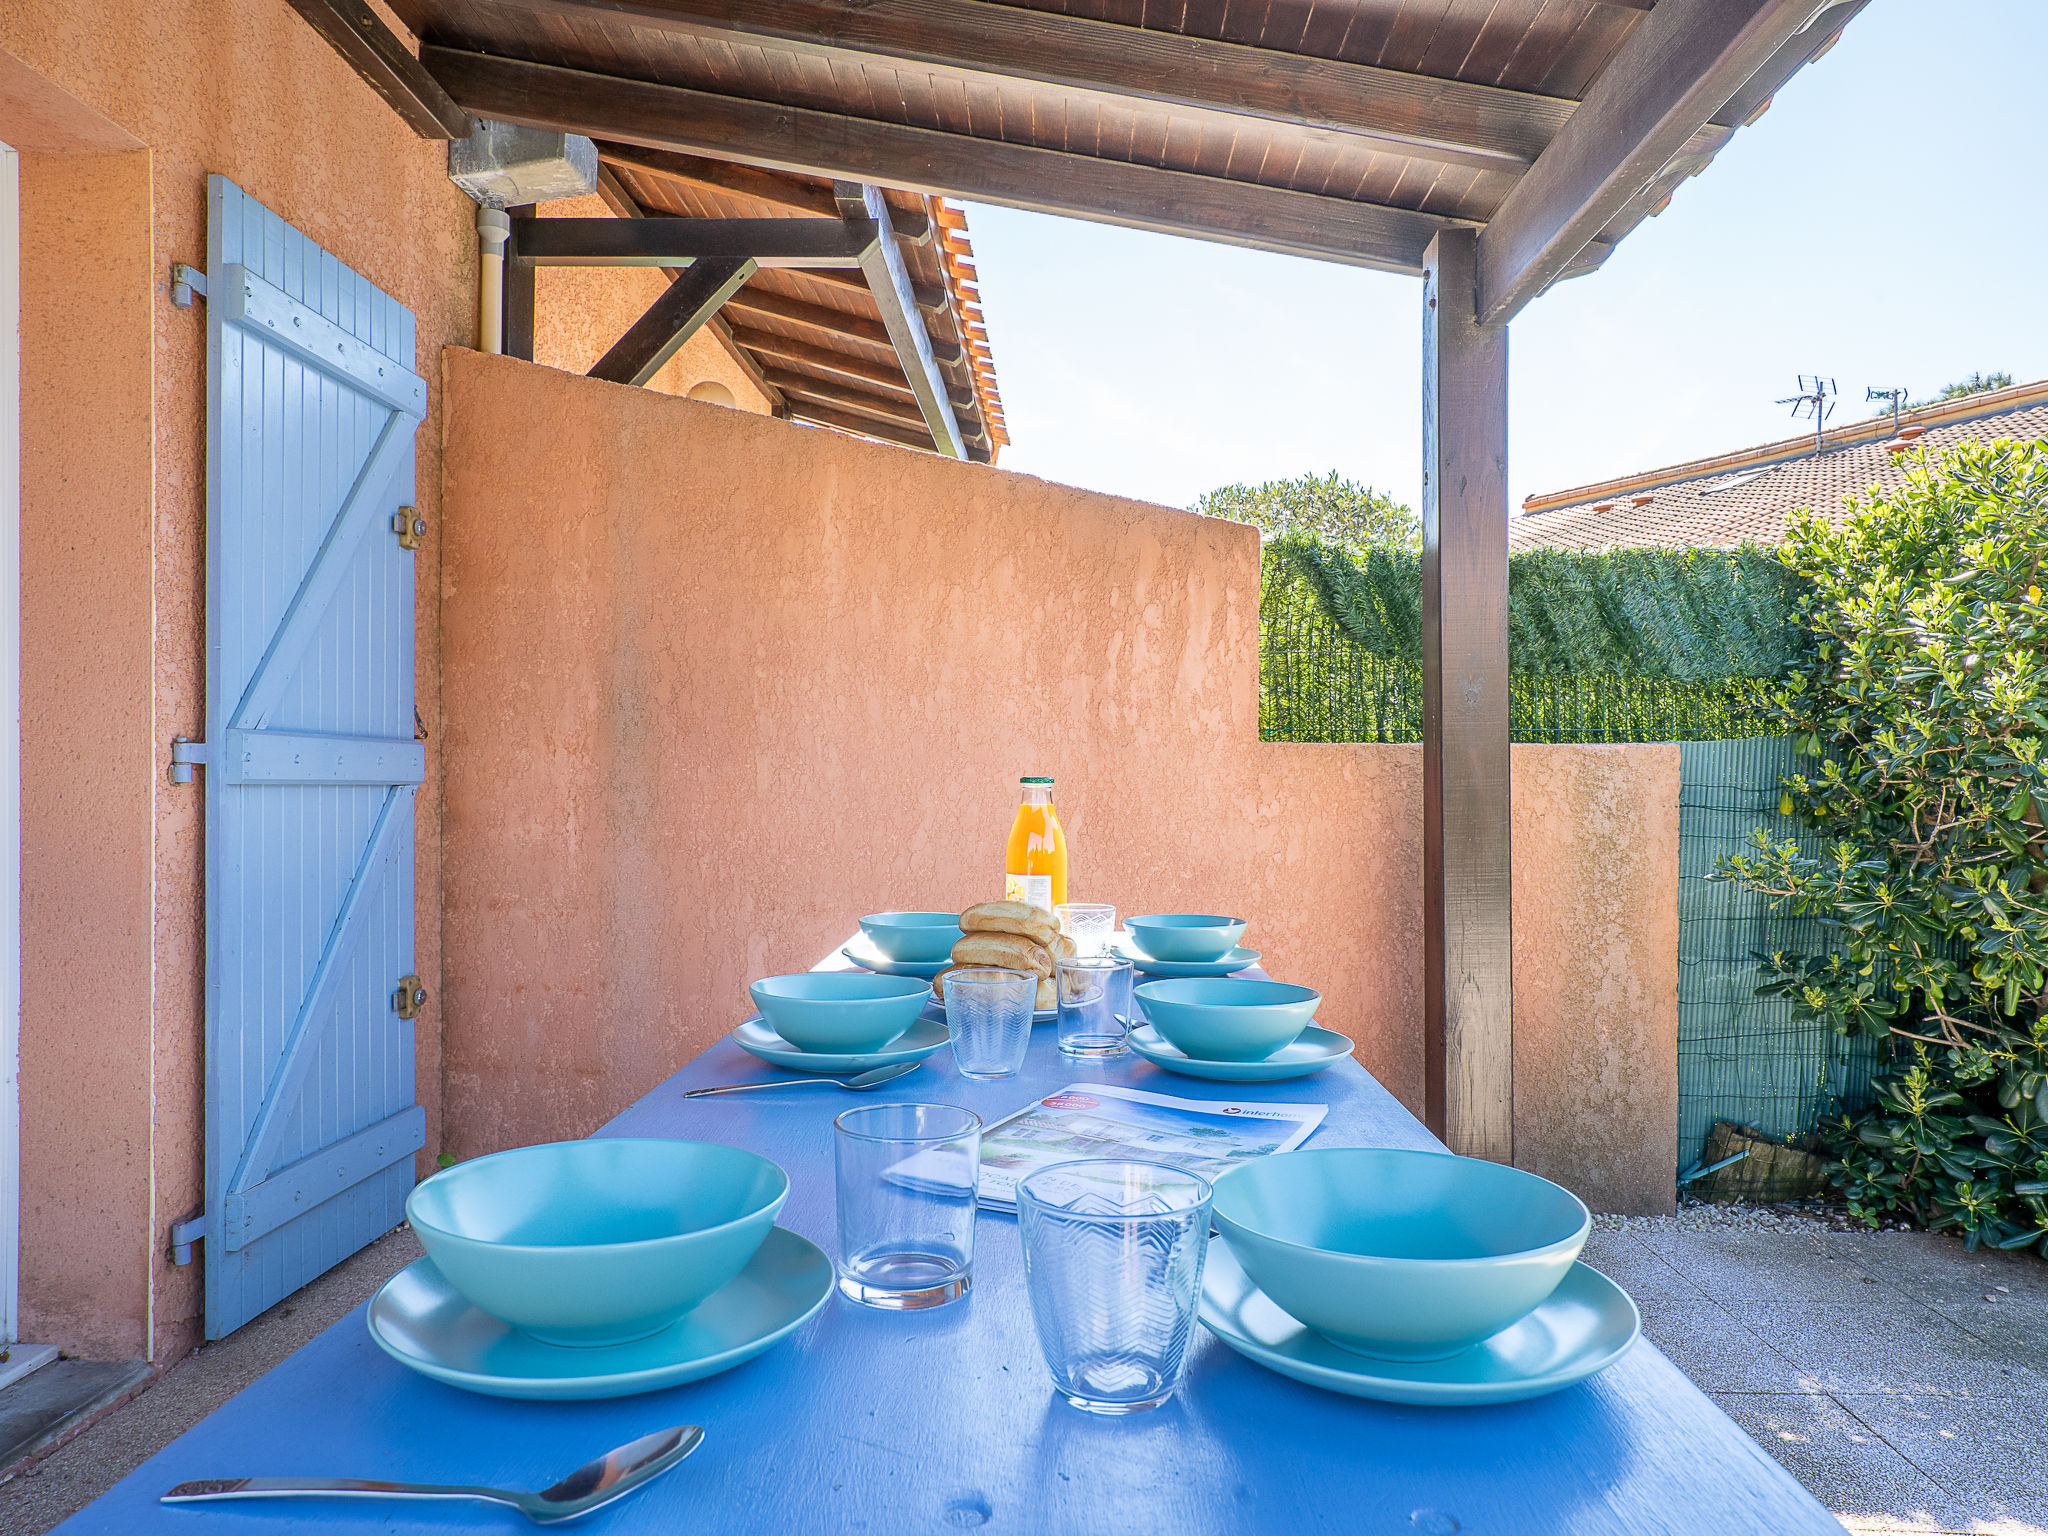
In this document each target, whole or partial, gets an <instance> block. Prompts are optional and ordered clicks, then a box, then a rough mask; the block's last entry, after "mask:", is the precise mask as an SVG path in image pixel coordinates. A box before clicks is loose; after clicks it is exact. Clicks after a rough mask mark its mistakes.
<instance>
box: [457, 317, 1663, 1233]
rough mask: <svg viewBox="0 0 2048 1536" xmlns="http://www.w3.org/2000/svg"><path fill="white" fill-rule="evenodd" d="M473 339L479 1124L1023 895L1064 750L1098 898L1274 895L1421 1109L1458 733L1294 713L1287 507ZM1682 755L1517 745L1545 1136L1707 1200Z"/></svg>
mask: <svg viewBox="0 0 2048 1536" xmlns="http://www.w3.org/2000/svg"><path fill="white" fill-rule="evenodd" d="M444 366H445V379H446V384H445V395H446V399H447V400H448V402H449V409H448V417H447V430H448V434H449V435H448V442H447V449H446V455H445V459H444V465H445V472H446V476H447V478H446V484H445V490H444V498H445V506H446V513H447V519H448V529H447V539H448V542H447V556H446V562H445V565H444V581H445V587H444V594H443V608H442V619H443V626H444V636H445V643H444V655H445V662H446V668H447V672H446V682H447V695H446V696H447V701H448V702H447V706H446V713H445V718H446V721H447V727H448V739H447V742H446V744H445V745H446V751H447V762H448V779H447V786H446V802H445V815H446V821H445V837H446V864H445V868H446V887H445V892H446V902H447V907H446V917H445V924H444V933H445V938H446V949H445V957H444V958H445V964H444V971H443V990H444V992H445V994H446V1017H447V1025H446V1030H447V1068H446V1079H445V1081H446V1094H447V1098H446V1116H447V1121H446V1123H447V1132H446V1135H447V1141H448V1146H449V1149H450V1150H451V1151H452V1152H454V1153H456V1154H457V1155H459V1156H468V1155H473V1154H475V1153H479V1152H484V1151H488V1150H492V1149H494V1148H497V1147H502V1146H507V1145H514V1144H518V1143H522V1142H528V1141H535V1140H542V1139H547V1138H551V1137H560V1136H574V1135H581V1134H584V1133H585V1132H587V1131H589V1130H591V1129H592V1128H593V1127H595V1126H596V1125H597V1124H599V1123H600V1122H602V1121H603V1120H604V1119H606V1118H607V1117H609V1116H610V1115H612V1114H613V1113H615V1112H616V1111H617V1110H619V1109H620V1108H622V1107H623V1106H624V1105H625V1104H627V1103H629V1102H630V1101H631V1100H632V1099H633V1098H634V1097H636V1096H637V1095H639V1094H641V1093H643V1092H645V1091H646V1090H647V1089H648V1088H650V1087H651V1086H653V1085H654V1084H655V1083H657V1082H658V1081H660V1080H661V1079H662V1078H663V1077H664V1076H666V1075H667V1074H668V1073H669V1072H671V1071H673V1070H674V1069H675V1067H676V1066H678V1065H679V1064H681V1063H682V1062H683V1061H686V1060H687V1059H688V1058H689V1057H690V1056H692V1055H693V1054H695V1053H696V1052H697V1051H698V1050H700V1049H702V1048H703V1047H704V1046H705V1045H706V1044H708V1043H709V1042H711V1041H712V1040H714V1039H716V1038H717V1037H718V1036H719V1035H720V1034H722V1033H723V1032H724V1031H726V1030H728V1029H730V1028H731V1027H732V1025H733V1024H735V1023H737V1022H738V1021H739V1019H740V1018H742V1017H744V1015H745V1012H746V1011H747V1003H746V998H745V990H744V989H745V986H746V983H747V982H748V981H749V980H751V979H752V978H754V977H757V976H760V975H764V974H769V973H772V972H777V971H786V970H793V969H803V968H806V967H808V966H810V965H812V964H813V963H815V962H816V961H817V960H819V959H820V958H822V957H823V956H824V955H826V954H827V953H829V952H830V949H831V948H832V946H833V945H834V944H836V943H837V942H838V941H840V940H841V939H843V938H844V937H845V936H846V934H847V933H848V931H849V930H850V929H851V928H852V926H853V920H854V918H855V917H856V916H857V915H858V914H860V913H861V912H865V911H872V910H875V909H877V908H881V907H887V906H919V907H922V906H930V907H939V908H946V907H956V906H959V905H964V904H966V903H969V902H973V901H977V900H982V899H986V898H987V897H989V896H991V895H993V894H995V893H996V892H997V891H998V890H999V888H1000V882H1001V874H1002V866H1001V851H1002V843H1003V836H1004V833H1005V832H1006V831H1007V829H1008V826H1009V821H1010V816H1011V813H1012V810H1013V808H1014V804H1015V794H1016V780H1017V776H1018V775H1019V774H1021V773H1034V772H1035V773H1050V774H1053V775H1055V776H1056V777H1057V778H1058V780H1059V787H1058V800H1059V803H1060V806H1061V809H1062V814H1063V816H1064V817H1065V819H1066V821H1067V824H1068V826H1069V828H1070V830H1071V832H1072V835H1073V840H1074V845H1075V855H1074V873H1073V894H1074V895H1075V897H1076V898H1077V899H1082V898H1086V897H1095V898H1099V899H1105V900H1111V901H1114V902H1116V903H1117V905H1118V906H1119V908H1120V909H1121V910H1123V911H1125V912H1133V911H1147V910H1159V909H1162V908H1165V909H1180V910H1186V909H1190V908H1192V909H1196V910H1230V911H1237V912H1241V913H1243V914H1244V915H1245V916H1247V917H1248V918H1250V919H1251V921H1252V924H1253V931H1254V941H1255V942H1256V944H1257V945H1258V947H1259V948H1260V949H1261V950H1263V951H1264V953H1265V956H1266V964H1267V966H1268V968H1269V969H1270V970H1271V971H1272V972H1273V973H1274V974H1275V975H1277V976H1281V977H1283V978H1289V979H1294V980H1300V981H1304V982H1308V983H1310V984H1312V985H1315V986H1318V987H1320V988H1321V989H1322V990H1323V991H1324V993H1325V994H1326V997H1327V999H1328V1000H1327V1002H1326V1004H1325V1011H1324V1017H1325V1019H1326V1020H1327V1022H1328V1023H1330V1024H1331V1025H1332V1026H1333V1027H1335V1028H1337V1029H1340V1030H1343V1031H1344V1032H1345V1033H1347V1034H1350V1035H1352V1036H1353V1037H1354V1038H1355V1039H1356V1040H1357V1041H1358V1046H1359V1059H1360V1060H1361V1061H1362V1062H1363V1063H1364V1064H1365V1065H1366V1066H1367V1067H1368V1068H1369V1069H1370V1070H1372V1071H1373V1072H1374V1073H1375V1074H1376V1075H1378V1076H1379V1077H1380V1078H1381V1079H1382V1080H1383V1081H1385V1082H1386V1083H1387V1084H1388V1086H1389V1087H1391V1088H1392V1089H1393V1090H1394V1091H1395V1092H1396V1093H1398V1094H1400V1095H1401V1096H1402V1097H1403V1098H1404V1099H1405V1100H1406V1101H1408V1102H1409V1103H1410V1104H1416V1103H1418V1102H1419V1100H1420V1093H1421V1057H1420V1048H1419V1036H1420V1012H1421V987H1420V980H1421V913H1420V888H1421V847H1420V826H1421V783H1420V779H1421V772H1420V769H1421V762H1420V749H1419V748H1414V747H1372V746H1309V745H1273V744H1265V745H1262V744H1260V743H1259V742H1258V741H1257V724H1258V701H1257V643H1258V639H1257V611H1258V552H1257V541H1256V535H1255V534H1254V533H1253V532H1252V530H1250V529H1248V528H1244V527H1242V526H1239V525H1237V524H1232V523H1225V522H1219V521H1213V520H1209V519H1204V518H1197V517H1191V516H1188V515H1187V514H1185V513H1179V512H1173V511H1169V510H1167V509H1164V508H1160V507H1154V506H1147V505H1144V504H1142V503H1138V502H1133V501H1126V500H1121V499H1118V498H1114V497H1106V496H1099V495H1094V494H1091V493H1088V492H1083V491H1078V490H1073V489H1071V488H1067V487H1063V486H1057V485H1051V484H1048V483H1046V482H1043V481H1039V480H1034V479H1031V478H1028V477H1025V476H1020V475H1013V474H1008V473H1005V472H1001V471H997V470H992V469H987V468H983V467H979V466H974V465H965V464H958V463H953V462H950V461H947V460H943V459H939V458H937V457H935V456H933V455H929V454H916V453H911V452H907V451H904V450H899V449H893V448H886V447H881V446H877V445H871V444H866V443H861V442H856V441H853V440H851V439H847V438H843V437H840V436H838V435H836V434H831V433H825V432H820V431H814V430H810V429H806V428H802V427H798V426H794V425H790V424H786V423H781V422H776V421H772V420H765V419H762V418H759V417H751V416H746V415H742V414H740V413H737V412H732V411H721V410H718V409H716V408H713V407H707V406H701V405H696V404H693V403H692V402H689V401H684V400H675V399H668V398H663V397H661V396H659V395H655V394H651V393H649V392H647V391H635V390H629V389H623V388H619V387H617V386H612V385H604V384H596V383H593V382H591V381H589V380H584V379H577V378H573V377H569V376H567V375H564V374H559V373H554V372H551V371H549V370H546V369H542V368H537V367H533V366H530V365H525V364H521V363H518V362H516V361H512V360H508V359H494V358H480V357H477V356H475V355H473V354H469V353H462V352H450V353H449V354H448V355H447V356H446V358H445V363H444ZM543 439H544V440H545V441H546V442H547V443H548V445H549V452H548V453H547V454H546V455H531V454H521V452H520V445H522V444H530V443H532V442H535V441H539V440H543ZM513 458H516V459H517V461H518V462H520V463H521V465H522V472H521V474H520V475H518V476H516V477H507V476H505V475H503V474H502V473H500V472H499V470H498V466H500V465H502V464H503V463H505V462H508V460H509V459H513ZM1676 759H1677V754H1676V752H1675V750H1672V749H1669V748H1643V749H1637V748H1612V749H1597V748H1593V749H1589V748H1541V747H1530V748H1518V749H1517V751H1516V755H1515V773H1516V806H1515V812H1516V834H1517V837H1518V838H1519V839H1521V842H1522V852H1523V854H1524V857H1522V858H1519V859H1518V861H1517V865H1518V867H1517V893H1518V897H1519V898H1520V904H1519V911H1520V913H1521V914H1522V915H1521V921H1520V927H1519V929H1518V932H1517V943H1516V956H1517V966H1518V984H1517V989H1516V1000H1517V1009H1518V1017H1517V1026H1518V1050H1517V1060H1518V1063H1519V1062H1521V1061H1522V1060H1523V1059H1524V1057H1525V1056H1526V1057H1527V1058H1528V1059H1529V1063H1530V1064H1529V1066H1528V1068H1527V1070H1526V1074H1525V1080H1524V1081H1522V1082H1520V1083H1518V1091H1517V1096H1516V1106H1515V1107H1516V1123H1517V1133H1518V1137H1521V1138H1523V1140H1524V1143H1525V1145H1526V1146H1527V1148H1528V1149H1529V1155H1528V1156H1527V1157H1525V1158H1524V1159H1523V1160H1524V1161H1525V1162H1527V1163H1528V1164H1529V1165H1530V1166H1534V1167H1537V1168H1539V1169H1542V1170H1544V1171H1547V1172H1555V1173H1557V1174H1559V1175H1560V1176H1562V1177H1564V1178H1565V1179H1566V1180H1567V1182H1571V1183H1573V1184H1574V1185H1575V1186H1576V1187H1578V1188H1581V1189H1582V1190H1584V1191H1585V1192H1586V1194H1587V1195H1588V1198H1589V1199H1592V1200H1593V1201H1594V1202H1595V1203H1596V1204H1601V1205H1607V1206H1610V1207H1615V1206H1618V1207H1620V1208H1623V1209H1643V1208H1650V1207H1654V1206H1656V1205H1660V1204H1663V1203H1667V1202H1668V1199H1669V1179H1670V1174H1671V1171H1672V1169H1671V1163H1672V1156H1673V1152H1672V1148H1673V1139H1674V1125H1673V1115H1674V1112H1675V1111H1674V1108H1673V1105H1674V1102H1675V1088H1674V1086H1673V1078H1672V1062H1671V1046H1670V1041H1671V1040H1672V1039H1673V1038H1675V1033H1676V988H1675V974H1676V960H1675V954H1676V939H1675V932H1676V929H1675V899H1676V878H1677V831H1676V804H1677V771H1676ZM1623 850H1626V851H1625V852H1624V851H1623ZM1582 914H1583V915H1582ZM1588 922H1591V923H1593V924H1594V925H1595V926H1596V929H1597V932H1596V936H1595V940H1594V941H1593V942H1591V943H1588V942H1586V941H1585V936H1584V934H1583V933H1582V932H1581V929H1582V928H1584V927H1585V926H1586V925H1587V923H1588ZM1643 1042H1647V1045H1646V1046H1645V1047H1644V1049H1643V1051H1642V1054H1641V1059H1640V1060H1639V1061H1632V1062H1631V1063H1630V1064H1629V1065H1627V1066H1626V1067H1625V1068H1616V1069H1615V1070H1614V1071H1611V1072H1610V1071H1607V1070H1605V1067H1604V1063H1596V1065H1601V1067H1602V1070H1601V1071H1600V1072H1599V1073H1596V1074H1594V1076H1593V1077H1592V1079H1591V1080H1590V1081H1589V1080H1588V1078H1587V1075H1586V1073H1585V1071H1584V1070H1583V1068H1584V1067H1585V1065H1586V1059H1587V1057H1588V1054H1589V1053H1591V1054H1592V1055H1594V1056H1598V1055H1599V1053H1600V1052H1602V1051H1603V1050H1607V1049H1610V1048H1611V1049H1615V1050H1634V1049H1636V1047H1637V1046H1638V1045H1639V1044H1641V1043H1643ZM1659 1189H1661V1191H1662V1193H1661V1194H1658V1193H1657V1192H1656V1191H1658V1190H1659Z"/></svg>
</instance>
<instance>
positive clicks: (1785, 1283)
mask: <svg viewBox="0 0 2048 1536" xmlns="http://www.w3.org/2000/svg"><path fill="white" fill-rule="evenodd" d="M1823 1235H1824V1234H1818V1233H1815V1234H1808V1233H1803V1232H1797V1233H1782V1232H1739V1231H1736V1232H1730V1231H1710V1232H1689V1231H1685V1230H1683V1229H1676V1228H1674V1229H1668V1230H1665V1231H1662V1232H1650V1233H1646V1234H1645V1235H1644V1237H1643V1242H1644V1244H1645V1245H1646V1246H1647V1247H1648V1248H1650V1249H1651V1251H1652V1252H1654V1253H1656V1254H1657V1255H1658V1256H1659V1257H1660V1258H1662V1259H1663V1260H1664V1261H1665V1262H1666V1263H1667V1264H1669V1265H1670V1266H1671V1267H1672V1268H1673V1269H1675V1270H1677V1271H1678V1273H1679V1274H1681V1275H1683V1276H1684V1277H1685V1278H1686V1279H1687V1280H1689V1281H1691V1282H1692V1283H1693V1284H1694V1285H1696V1286H1698V1287H1699V1289H1700V1290H1701V1291H1702V1292H1704V1293H1705V1294H1706V1295H1708V1296H1711V1297H1712V1298H1713V1299H1714V1300H1716V1301H1818V1302H1835V1301H1843V1300H1846V1299H1848V1298H1850V1297H1853V1296H1856V1295H1858V1294H1861V1293H1862V1292H1863V1291H1864V1290H1865V1289H1867V1288H1869V1287H1871V1286H1875V1285H1877V1284H1878V1283H1879V1282H1878V1280H1877V1277H1876V1276H1875V1275H1872V1274H1871V1273H1870V1272H1869V1269H1868V1268H1867V1267H1866V1266H1865V1265H1864V1263H1863V1262H1862V1260H1861V1258H1860V1257H1859V1256H1858V1255H1857V1254H1856V1253H1855V1252H1854V1251H1853V1250H1851V1251H1841V1252H1835V1251H1830V1250H1829V1248H1828V1247H1827V1246H1826V1245H1825V1244H1823V1243H1822V1242H1821V1241H1820V1238H1821V1236H1823Z"/></svg>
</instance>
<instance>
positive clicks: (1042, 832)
mask: <svg viewBox="0 0 2048 1536" xmlns="http://www.w3.org/2000/svg"><path fill="white" fill-rule="evenodd" d="M1018 782H1019V783H1021V784H1022V785H1023V786H1024V800H1023V803H1022V804H1021V805H1019V806H1018V807H1017V819H1016V820H1015V821H1013V822H1011V823H1010V846H1009V847H1008V849H1006V850H1005V852H1004V856H1003V900H1005V901H1024V902H1029V903H1030V904H1031V905H1032V906H1034V907H1043V908H1045V910H1046V911H1048V912H1050V911H1051V910H1052V909H1053V907H1054V905H1055V904H1056V903H1059V902H1062V901H1065V900H1066V899H1067V834H1066V833H1064V832H1062V831H1061V830H1060V814H1059V812H1058V811H1056V810H1054V809H1053V808H1052V780H1051V779H1042V778H1035V777H1034V778H1026V779H1020V780H1019V781H1018Z"/></svg>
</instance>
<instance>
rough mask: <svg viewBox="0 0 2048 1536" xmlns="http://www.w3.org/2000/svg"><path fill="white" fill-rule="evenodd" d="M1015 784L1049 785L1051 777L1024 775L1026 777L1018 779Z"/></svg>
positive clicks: (1033, 774)
mask: <svg viewBox="0 0 2048 1536" xmlns="http://www.w3.org/2000/svg"><path fill="white" fill-rule="evenodd" d="M1017 782H1018V783H1019V784H1050V783H1051V782H1052V778H1051V776H1050V775H1046V776H1040V775H1038V774H1035V773H1032V774H1026V775H1025V776H1024V777H1023V778H1021V779H1019V780H1018V781H1017Z"/></svg>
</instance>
